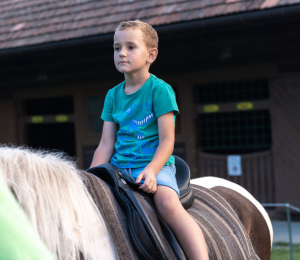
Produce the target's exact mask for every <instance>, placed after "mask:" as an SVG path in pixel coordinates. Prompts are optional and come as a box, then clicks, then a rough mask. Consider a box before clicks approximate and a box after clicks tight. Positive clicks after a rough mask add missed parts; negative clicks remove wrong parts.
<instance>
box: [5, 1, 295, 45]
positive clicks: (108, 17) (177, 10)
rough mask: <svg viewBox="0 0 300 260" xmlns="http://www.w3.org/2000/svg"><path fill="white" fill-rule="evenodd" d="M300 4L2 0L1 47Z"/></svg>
mask: <svg viewBox="0 0 300 260" xmlns="http://www.w3.org/2000/svg"><path fill="white" fill-rule="evenodd" d="M298 3H300V0H242V1H240V0H195V1H193V0H189V1H187V0H140V1H138V0H102V1H99V0H98V1H97V0H30V1H25V0H2V1H1V2H0V10H1V15H0V49H2V50H4V49H11V48H17V47H24V46H30V45H31V46H32V45H37V44H42V43H49V42H58V41H63V40H68V39H75V38H81V37H87V36H95V35H102V34H106V33H112V32H114V30H115V28H116V26H117V24H119V23H120V22H121V21H124V20H133V19H140V20H142V21H144V22H147V23H150V24H151V25H153V26H159V25H166V24H172V23H180V22H186V21H193V20H201V19H205V18H211V17H219V16H226V15H230V14H235V13H241V12H250V11H254V10H262V9H268V8H274V7H279V6H287V5H293V4H298Z"/></svg>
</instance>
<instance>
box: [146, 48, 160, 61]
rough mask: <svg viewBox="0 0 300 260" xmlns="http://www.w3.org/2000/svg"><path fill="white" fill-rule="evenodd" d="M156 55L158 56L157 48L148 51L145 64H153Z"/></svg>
mask: <svg viewBox="0 0 300 260" xmlns="http://www.w3.org/2000/svg"><path fill="white" fill-rule="evenodd" d="M157 55H158V50H157V48H152V49H150V50H149V56H148V59H147V62H148V63H150V64H151V63H153V62H154V61H155V60H156V57H157Z"/></svg>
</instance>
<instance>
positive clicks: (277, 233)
mask: <svg viewBox="0 0 300 260" xmlns="http://www.w3.org/2000/svg"><path fill="white" fill-rule="evenodd" d="M271 222H272V226H273V232H274V236H273V243H276V242H286V243H289V233H288V224H287V221H282V220H271ZM291 229H292V241H293V244H300V222H299V221H297V222H296V221H292V223H291Z"/></svg>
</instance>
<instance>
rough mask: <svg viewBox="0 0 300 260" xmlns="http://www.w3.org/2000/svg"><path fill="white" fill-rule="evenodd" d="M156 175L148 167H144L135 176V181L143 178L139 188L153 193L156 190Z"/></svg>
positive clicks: (137, 181)
mask: <svg viewBox="0 0 300 260" xmlns="http://www.w3.org/2000/svg"><path fill="white" fill-rule="evenodd" d="M155 177H156V175H155V173H154V172H153V171H152V170H150V169H146V168H145V169H144V170H143V171H142V172H141V173H140V174H139V176H138V177H137V178H136V183H140V181H141V180H145V181H144V183H143V184H142V186H140V189H141V190H143V191H144V192H147V193H155V192H156V190H157V185H156V178H155Z"/></svg>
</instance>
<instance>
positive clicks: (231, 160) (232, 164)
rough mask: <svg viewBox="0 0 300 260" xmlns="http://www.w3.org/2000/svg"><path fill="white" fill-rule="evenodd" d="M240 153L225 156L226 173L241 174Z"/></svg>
mask: <svg viewBox="0 0 300 260" xmlns="http://www.w3.org/2000/svg"><path fill="white" fill-rule="evenodd" d="M241 161H242V160H241V156H240V155H228V156H227V167H228V174H229V175H230V176H241V175H242V164H241Z"/></svg>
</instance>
